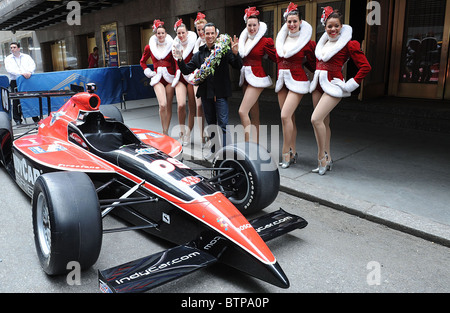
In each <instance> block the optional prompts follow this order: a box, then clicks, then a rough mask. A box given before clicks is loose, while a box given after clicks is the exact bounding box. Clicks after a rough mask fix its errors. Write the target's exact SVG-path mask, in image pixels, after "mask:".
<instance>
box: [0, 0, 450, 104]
mask: <svg viewBox="0 0 450 313" xmlns="http://www.w3.org/2000/svg"><path fill="white" fill-rule="evenodd" d="M14 2H16V3H15V4H14ZM72 2H73V1H72ZM75 2H76V1H75ZM293 2H294V3H296V4H297V5H298V6H299V8H300V11H301V12H302V15H303V19H304V20H306V21H308V22H309V23H310V24H311V25H312V26H313V28H314V32H313V38H312V39H313V40H319V38H320V36H321V34H322V33H323V32H324V27H323V26H322V25H321V23H320V17H321V13H322V8H323V7H325V6H328V5H331V6H332V7H333V8H335V9H339V10H340V11H341V12H342V13H343V14H344V18H345V22H346V23H348V24H350V25H351V26H352V27H353V38H354V39H356V40H358V41H359V42H360V43H361V45H362V49H363V50H364V51H365V53H366V55H367V57H368V59H369V61H370V63H371V64H372V67H373V70H372V72H371V73H370V74H369V75H368V76H367V78H366V79H365V81H364V85H363V86H362V88H361V89H360V90H359V92H360V94H359V97H360V98H361V99H364V98H366V99H367V98H374V97H379V96H395V97H409V98H425V99H441V100H448V99H450V77H449V75H450V71H448V66H449V61H450V59H449V51H448V50H449V35H450V34H449V31H450V0H409V1H407V0H379V1H369V0H367V1H366V0H336V1H323V0H308V1H293ZM25 3H26V4H25ZM102 3H103V5H101V4H102ZM68 4H69V1H42V0H41V1H39V0H38V1H23V0H16V1H11V0H9V1H6V0H2V1H0V30H2V32H0V46H1V51H0V71H1V72H2V73H4V66H3V64H2V63H3V58H4V57H5V56H6V55H8V54H9V43H10V42H11V41H13V40H14V41H20V42H21V43H22V47H23V50H24V52H26V53H29V54H31V55H32V56H33V58H35V60H36V63H37V64H38V70H40V71H43V72H49V71H61V70H68V69H79V68H87V66H88V63H87V62H88V61H87V60H88V56H89V53H90V52H92V50H93V48H94V47H96V46H97V47H98V48H99V50H100V66H126V65H132V64H139V60H140V58H141V55H142V52H143V50H144V47H145V45H146V44H147V43H148V40H149V38H150V36H151V35H152V29H151V26H152V23H153V20H154V19H160V20H162V21H164V22H165V23H166V26H167V30H168V33H169V34H170V35H171V36H175V33H174V31H173V27H172V26H173V24H174V23H175V21H176V20H177V19H178V18H182V19H183V21H184V22H185V23H186V24H187V25H188V27H190V29H191V30H194V25H193V22H194V19H195V17H196V14H197V12H199V11H201V12H203V13H205V14H206V17H207V19H208V20H209V21H213V22H214V23H215V24H216V25H217V27H218V28H219V30H220V31H221V32H222V33H228V34H229V35H237V36H239V34H240V33H241V31H242V30H243V29H244V27H245V25H244V20H243V14H244V10H245V9H246V8H247V7H249V6H256V7H257V9H258V10H259V11H260V12H261V15H260V17H261V20H263V21H264V22H265V23H267V25H268V32H267V34H266V36H270V37H273V38H274V39H275V38H276V34H277V33H278V31H279V30H280V28H281V27H282V25H283V18H282V16H283V12H284V10H285V9H286V7H287V6H288V4H289V1H274V0H262V1H248V0H247V1H245V0H218V1H206V0H151V1H145V0H123V1H109V2H108V5H107V4H105V2H104V1H80V2H79V4H80V7H79V11H77V8H76V7H68ZM19 5H21V6H20V7H21V8H22V9H20V10H18V9H17V7H19ZM12 8H14V10H13V9H12ZM8 10H9V11H8ZM14 12H16V13H17V14H15V15H14ZM77 12H79V13H80V14H79V16H77ZM76 18H79V20H78V21H77V20H76ZM265 67H266V70H267V71H269V73H272V76H274V75H275V74H276V69H275V66H274V65H273V64H272V63H270V62H267V64H265ZM345 70H346V72H347V74H348V76H350V75H351V74H352V73H353V72H354V71H355V70H356V69H355V68H354V65H353V64H351V62H349V63H348V65H347V68H346V69H345Z"/></svg>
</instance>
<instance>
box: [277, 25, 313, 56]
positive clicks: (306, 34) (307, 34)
mask: <svg viewBox="0 0 450 313" xmlns="http://www.w3.org/2000/svg"><path fill="white" fill-rule="evenodd" d="M288 35H289V30H288V28H287V25H286V24H284V25H283V27H281V29H280V31H279V33H278V35H277V39H276V43H275V48H276V49H277V54H278V55H279V56H280V57H282V58H286V59H287V58H290V57H291V56H293V55H295V54H297V53H298V52H299V51H300V50H302V49H303V48H304V47H305V46H306V44H307V43H308V42H309V41H310V40H311V35H312V26H311V25H310V24H309V23H308V22H306V21H303V20H302V24H301V25H300V36H298V37H297V44H296V45H295V48H294V49H291V50H289V51H288V52H286V54H284V48H283V47H284V43H285V41H286V37H287V36H288Z"/></svg>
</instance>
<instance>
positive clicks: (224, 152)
mask: <svg viewBox="0 0 450 313" xmlns="http://www.w3.org/2000/svg"><path fill="white" fill-rule="evenodd" d="M213 168H216V169H218V168H233V171H232V172H229V173H228V174H226V175H225V176H224V177H218V178H217V187H218V188H219V190H221V191H223V192H225V194H229V195H227V196H228V199H229V200H230V201H231V203H233V204H234V205H235V206H236V207H237V208H238V210H239V211H240V212H241V213H242V214H244V215H249V214H253V213H256V212H258V211H260V210H262V209H264V208H266V207H268V206H269V205H270V204H271V203H272V202H273V201H274V200H275V199H276V197H277V195H278V191H279V190H280V174H279V172H278V167H277V165H276V163H275V162H274V161H273V160H272V158H271V156H270V154H269V152H267V150H266V149H264V148H263V147H261V146H259V145H258V144H256V143H252V142H242V143H236V144H233V145H228V146H225V147H223V148H222V149H221V150H219V152H218V153H217V154H216V157H215V159H214V161H213ZM224 172H225V171H224V170H214V171H213V174H214V175H215V176H217V175H219V174H224Z"/></svg>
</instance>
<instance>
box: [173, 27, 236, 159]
mask: <svg viewBox="0 0 450 313" xmlns="http://www.w3.org/2000/svg"><path fill="white" fill-rule="evenodd" d="M204 30H205V39H206V44H205V45H203V46H201V47H200V48H199V51H198V52H197V53H196V54H194V55H193V56H192V58H191V61H190V62H189V63H188V64H186V63H185V62H184V60H183V59H182V53H180V51H177V50H174V56H175V58H176V59H177V62H178V66H179V68H180V70H181V72H182V73H183V74H184V75H188V74H190V73H192V72H194V71H195V70H196V69H198V68H200V66H201V65H202V64H203V63H204V62H205V59H206V58H207V57H208V56H209V55H210V54H211V49H214V44H215V42H216V39H217V29H216V26H215V25H214V24H213V23H207V24H206V25H205V27H204ZM238 43H239V39H238V38H237V37H236V36H234V38H233V39H232V40H231V49H230V50H228V52H227V53H226V54H225V55H224V56H223V57H222V60H221V62H220V64H219V65H218V66H217V67H216V68H215V69H214V74H212V75H209V76H208V77H207V78H206V79H205V80H204V81H203V82H201V83H200V84H199V87H198V90H197V94H196V96H197V98H201V100H202V107H203V112H204V114H205V119H206V122H207V123H208V125H218V126H219V127H220V129H221V130H222V140H223V141H222V144H223V146H225V145H226V142H227V139H226V137H227V135H226V133H227V132H226V128H227V125H228V97H230V96H231V95H232V92H231V80H230V71H229V67H228V64H230V65H231V66H232V67H233V68H235V69H241V67H242V59H241V57H240V56H239V53H238V52H239V47H238ZM211 138H213V136H211ZM214 146H215V145H213V146H212V148H211V152H212V153H211V154H209V155H208V156H206V158H207V159H209V158H210V157H211V156H213V154H214V151H215V147H214Z"/></svg>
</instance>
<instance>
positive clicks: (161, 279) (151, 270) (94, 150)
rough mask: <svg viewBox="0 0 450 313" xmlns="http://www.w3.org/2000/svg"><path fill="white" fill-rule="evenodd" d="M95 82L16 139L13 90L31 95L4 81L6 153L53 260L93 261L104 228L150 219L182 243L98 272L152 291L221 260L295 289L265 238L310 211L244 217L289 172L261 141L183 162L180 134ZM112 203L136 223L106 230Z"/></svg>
mask: <svg viewBox="0 0 450 313" xmlns="http://www.w3.org/2000/svg"><path fill="white" fill-rule="evenodd" d="M89 87H90V88H88V89H89V90H88V92H79V93H77V94H75V95H73V96H72V97H71V98H70V100H69V101H67V102H66V103H65V104H64V105H63V106H62V107H61V108H60V109H59V110H58V111H56V112H52V113H51V114H49V116H48V117H47V118H45V119H42V120H41V121H40V122H39V123H38V124H37V126H36V128H35V130H34V131H33V132H28V133H25V134H22V135H20V136H17V137H16V138H15V137H14V133H13V130H15V129H13V127H12V125H11V119H10V112H9V111H10V100H11V98H14V97H16V98H17V97H20V95H17V94H11V95H10V94H8V92H7V90H2V104H3V109H4V110H3V112H0V143H1V148H0V161H1V164H2V165H3V166H4V167H5V169H6V171H7V172H8V173H9V174H10V175H11V177H12V178H13V179H14V181H15V182H16V183H17V184H18V185H19V186H20V187H21V188H22V189H23V191H24V192H25V193H26V194H27V195H29V196H30V197H31V198H32V212H33V229H34V237H35V245H36V250H37V254H38V256H39V260H40V263H41V265H42V268H43V270H44V271H45V272H46V273H47V274H49V275H59V274H64V273H67V269H66V267H67V264H68V263H69V262H72V261H76V262H79V264H80V265H81V267H82V268H83V269H85V268H89V267H91V266H92V265H93V264H94V263H95V262H96V261H97V258H98V256H99V253H100V249H101V245H102V236H103V234H104V233H110V232H119V231H125V230H143V231H145V232H148V233H150V234H152V235H155V236H157V237H160V238H163V239H165V240H168V241H169V242H171V243H173V244H174V247H173V248H170V249H168V250H166V251H162V252H158V253H155V254H153V255H150V256H147V257H144V258H141V259H138V260H134V261H130V262H129V263H126V264H122V265H119V266H117V267H113V268H109V269H105V270H101V271H99V286H100V290H101V291H103V292H142V291H146V290H149V289H151V288H154V287H156V286H159V285H161V284H163V283H166V282H168V281H171V280H174V279H177V278H179V277H182V276H184V275H186V274H188V273H191V272H193V271H195V270H197V269H200V268H203V267H205V266H208V265H210V264H213V263H215V262H222V263H225V264H227V265H229V266H231V267H234V268H236V269H238V270H241V271H243V272H245V273H247V274H250V275H252V276H254V277H256V278H259V279H261V280H263V281H266V282H268V283H270V284H273V285H276V286H279V287H281V288H288V287H289V280H288V278H287V277H286V275H285V273H284V272H283V270H282V269H281V267H280V265H279V264H278V262H277V260H276V258H275V256H274V255H273V254H272V252H271V251H270V250H269V248H268V247H267V245H266V243H265V242H266V241H268V240H270V239H272V238H275V237H278V236H280V235H282V234H285V233H287V232H289V231H292V230H294V229H297V228H303V227H305V226H306V225H307V222H306V221H305V220H304V219H302V218H301V217H299V216H296V215H293V214H289V213H287V212H285V211H284V210H282V209H280V210H278V211H275V212H272V213H270V214H266V215H262V216H260V217H257V218H253V219H250V220H248V219H247V218H246V217H245V216H247V215H248V214H253V213H256V212H258V211H260V210H262V209H264V208H265V207H267V206H268V205H270V204H271V203H272V202H273V201H274V200H275V198H276V196H277V194H278V190H279V185H280V178H279V173H278V169H277V166H276V164H275V163H274V161H273V160H272V159H271V158H270V154H269V153H268V152H267V151H266V150H264V149H263V148H261V147H260V146H258V145H256V144H252V143H238V144H234V145H230V146H226V147H224V148H222V149H221V150H220V151H219V152H218V153H217V156H216V158H215V159H214V162H213V166H212V168H210V169H209V173H210V174H211V175H207V176H203V175H200V174H199V172H201V170H203V169H200V168H199V169H193V168H190V167H188V166H187V165H185V164H184V163H183V162H181V156H182V147H181V145H180V144H179V143H178V141H176V140H174V139H172V138H170V137H168V136H165V135H163V134H160V133H157V132H154V131H151V130H145V129H136V128H129V127H127V126H126V125H125V124H124V123H123V119H122V116H121V113H120V111H119V110H118V109H117V108H116V107H114V106H109V105H102V106H100V98H99V97H98V96H97V95H96V94H95V93H94V90H95V88H93V86H91V85H90V86H89ZM46 96H51V93H47V95H46ZM110 213H111V214H114V215H116V216H118V217H120V218H123V219H124V220H126V221H127V222H129V223H131V225H132V226H128V227H123V228H118V229H103V226H102V218H103V217H105V216H106V215H107V214H110Z"/></svg>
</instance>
